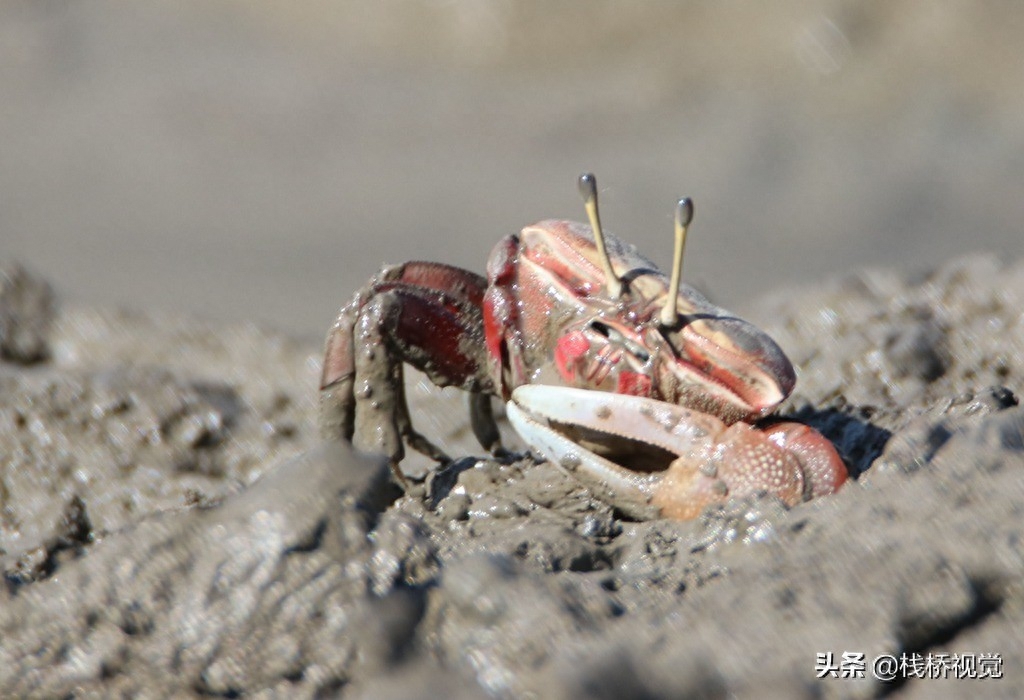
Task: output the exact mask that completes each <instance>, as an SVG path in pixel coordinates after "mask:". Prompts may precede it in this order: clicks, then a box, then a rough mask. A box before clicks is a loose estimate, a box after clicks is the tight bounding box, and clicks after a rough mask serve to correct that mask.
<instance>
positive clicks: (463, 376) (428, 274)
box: [320, 173, 847, 519]
mask: <svg viewBox="0 0 1024 700" xmlns="http://www.w3.org/2000/svg"><path fill="white" fill-rule="evenodd" d="M579 185H580V192H581V194H582V195H583V197H584V202H585V206H586V211H587V215H588V218H589V220H590V225H589V226H586V225H584V224H580V223H576V222H572V221H554V220H549V221H541V222H540V223H537V224H534V225H532V226H527V227H526V228H524V229H523V230H522V231H521V232H520V233H518V234H513V235H509V236H506V237H505V238H503V239H502V240H501V241H499V242H498V245H497V246H496V247H495V248H494V251H493V252H492V253H491V256H490V259H489V260H488V262H487V278H486V279H485V278H483V277H481V276H480V275H477V274H475V273H473V272H470V271H468V270H463V269H459V268H457V267H452V266H449V265H444V264H442V263H434V262H407V263H403V264H401V265H394V266H386V267H384V268H383V269H382V270H381V271H380V272H378V273H377V275H376V276H374V277H373V278H371V279H370V281H369V283H367V285H366V286H365V287H363V288H362V289H360V290H359V291H358V292H357V293H356V295H355V297H354V298H353V299H352V301H351V302H349V304H348V305H346V306H345V307H344V308H343V309H342V310H341V313H340V315H339V316H338V319H337V321H336V322H335V324H334V326H333V327H332V328H331V330H330V332H329V333H328V335H327V342H326V353H325V357H324V363H323V374H322V376H321V381H320V395H321V407H320V408H321V410H320V416H321V418H320V420H321V432H322V433H323V434H324V436H325V437H328V438H341V439H344V440H348V441H351V442H353V443H354V444H355V446H356V447H357V448H360V449H363V450H366V451H371V452H378V453H379V452H383V453H384V454H385V455H387V456H388V457H389V458H390V460H391V464H392V467H393V469H394V471H395V474H396V476H397V477H398V479H399V481H403V482H404V479H403V477H402V472H401V470H400V469H399V467H398V465H399V462H400V461H401V460H402V458H403V456H404V454H405V451H404V447H403V442H406V443H408V444H409V445H410V446H411V447H413V448H415V449H416V450H418V451H420V452H422V453H424V454H426V455H428V456H430V457H432V458H434V459H436V460H438V461H447V459H448V457H447V455H445V454H444V453H443V452H442V451H441V450H440V449H438V448H437V447H436V446H435V445H434V444H432V443H431V442H430V441H429V440H428V439H427V438H425V437H424V436H422V435H420V434H419V433H417V432H416V431H415V430H414V429H413V426H412V420H411V418H410V416H409V409H408V406H407V404H406V400H405V394H404V391H405V387H404V380H403V365H404V363H409V364H410V365H413V366H414V367H416V368H418V369H419V370H421V371H422V372H424V373H425V374H426V375H427V376H428V377H429V378H430V379H431V380H432V381H433V382H434V383H435V384H437V385H439V386H450V385H454V386H457V387H460V388H461V389H464V390H465V391H467V392H469V405H470V423H471V425H472V428H473V432H474V434H475V435H476V437H477V439H478V440H479V441H480V444H481V445H483V447H484V448H485V449H487V450H490V451H492V452H496V451H499V450H501V441H500V435H499V432H498V428H497V426H496V424H495V420H494V417H493V413H492V409H491V396H492V395H493V396H499V397H501V399H502V400H504V401H506V402H507V403H506V413H507V415H508V418H509V420H510V422H511V423H512V425H513V427H514V428H515V429H516V431H517V432H518V433H519V434H520V435H521V436H522V438H523V439H524V440H525V441H526V442H527V443H528V444H530V445H531V446H533V447H535V448H536V449H537V450H539V451H540V452H541V453H543V454H544V455H545V456H546V457H547V458H548V459H549V460H550V461H551V462H553V463H555V464H557V465H560V466H561V467H562V468H563V469H566V470H568V471H570V472H572V473H573V474H575V475H576V476H577V477H578V478H579V479H580V480H582V481H584V482H585V483H586V484H588V485H589V486H590V487H591V488H592V489H593V490H594V491H595V493H597V494H598V495H599V496H600V497H602V498H605V499H607V500H608V501H609V502H611V503H612V504H613V505H615V506H616V507H617V508H618V509H619V510H620V511H621V512H623V513H625V514H627V515H634V516H636V517H646V516H649V515H651V514H655V515H661V516H662V517H669V518H677V519H689V518H694V517H696V516H697V515H699V514H700V513H701V511H702V510H703V509H704V508H705V507H706V506H708V505H710V504H715V503H720V502H723V501H725V500H726V499H728V498H730V497H742V496H747V495H751V494H755V493H758V492H768V493H770V494H774V495H775V496H777V497H778V498H780V499H781V500H782V501H783V502H785V503H786V504H787V505H790V506H792V505H795V504H797V503H800V502H802V501H805V500H808V499H810V498H813V497H817V496H821V495H825V494H829V493H833V492H834V491H835V490H836V489H838V488H839V486H840V485H842V483H843V482H844V481H845V480H846V478H847V471H846V467H845V465H844V464H843V461H842V460H841V459H840V457H839V455H838V454H837V453H836V450H835V448H834V447H833V446H832V444H831V443H830V442H829V441H828V440H827V439H825V437H824V436H822V435H821V434H819V433H818V432H816V431H815V430H813V429H811V428H809V427H808V426H806V425H803V424H800V423H794V422H785V421H773V420H771V419H769V418H768V416H769V415H770V414H771V412H772V411H773V410H774V409H775V408H776V407H777V406H778V405H779V404H780V403H781V402H782V401H783V400H784V399H785V398H786V397H787V396H789V394H790V392H791V391H792V390H793V386H794V384H795V382H796V375H795V373H794V370H793V366H792V365H791V364H790V362H789V359H788V358H787V357H786V355H785V354H784V353H783V352H782V350H781V349H780V348H779V346H778V345H776V343H775V342H774V341H773V340H772V339H771V338H769V337H768V336H767V335H766V334H765V333H764V332H763V331H761V330H759V329H758V328H756V327H754V326H753V325H752V324H750V323H748V322H747V321H744V320H742V319H740V318H737V317H736V316H735V315H733V314H731V313H729V312H728V311H725V310H724V309H721V308H719V307H717V306H715V305H713V304H712V303H711V302H709V301H708V300H707V299H706V298H705V297H704V296H703V295H702V294H700V293H699V292H698V291H697V290H695V289H693V288H691V287H689V286H686V285H682V284H680V274H681V269H682V254H683V245H684V241H685V238H686V231H687V227H688V226H689V224H690V221H691V220H692V217H693V205H692V203H691V201H690V200H689V199H685V198H684V199H681V200H679V203H678V206H677V208H676V215H675V255H674V258H673V266H672V274H671V277H669V276H666V275H665V274H664V273H662V272H661V271H659V270H658V269H657V267H656V266H655V265H654V264H653V263H652V262H650V261H649V260H648V259H647V258H645V257H643V256H642V255H640V253H638V252H637V250H636V249H635V248H634V247H633V246H631V245H628V244H626V243H624V242H622V241H620V240H619V239H618V238H616V237H614V236H612V235H610V234H607V233H603V232H602V230H601V224H600V218H599V215H598V207H597V184H596V180H595V179H594V176H593V175H591V174H588V173H587V174H583V175H581V176H580V179H579Z"/></svg>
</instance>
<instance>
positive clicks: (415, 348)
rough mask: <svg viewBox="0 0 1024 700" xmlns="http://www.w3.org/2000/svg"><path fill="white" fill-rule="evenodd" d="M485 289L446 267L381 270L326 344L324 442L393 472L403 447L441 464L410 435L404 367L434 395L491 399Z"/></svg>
mask: <svg viewBox="0 0 1024 700" xmlns="http://www.w3.org/2000/svg"><path fill="white" fill-rule="evenodd" d="M485 289H486V281H485V280H484V279H483V278H482V277H480V276H479V275H476V274H474V273H472V272H468V271H466V270H461V269H459V268H455V267H451V266H448V265H441V264H438V263H425V262H411V263H405V264H404V265H396V266H389V267H385V268H383V269H382V270H381V271H380V272H379V273H378V274H377V275H376V276H374V278H373V279H372V280H371V281H370V283H369V284H368V285H367V286H366V287H365V288H364V289H362V290H360V291H359V292H358V293H357V294H356V295H355V297H354V298H353V299H352V301H351V302H350V303H349V304H348V305H346V306H345V307H344V308H343V309H342V310H341V313H340V314H339V315H338V320H337V321H336V322H335V324H334V326H333V327H332V328H331V330H330V332H329V333H328V335H327V342H326V352H325V356H324V365H323V372H322V374H321V380H320V404H321V408H320V416H321V424H320V430H321V434H322V435H323V436H324V437H325V438H333V439H343V440H348V441H351V442H353V443H354V444H355V445H356V447H358V448H360V449H363V450H366V451H371V452H378V453H380V452H383V453H384V454H385V455H387V456H388V457H389V458H390V459H391V461H392V464H397V463H398V462H399V461H401V459H402V457H403V456H404V453H405V450H404V446H403V439H404V440H405V441H407V442H408V443H409V444H410V445H412V446H413V447H414V448H415V449H417V450H419V451H421V452H423V453H424V454H427V455H428V456H430V457H433V458H435V459H439V460H442V459H446V455H445V454H444V452H443V451H441V450H440V449H439V448H437V447H436V446H434V445H433V444H431V443H430V442H429V441H428V440H427V439H426V438H424V437H423V436H421V435H419V434H418V433H416V432H415V431H414V430H413V428H412V422H411V420H410V418H409V409H408V406H407V405H406V401H405V391H404V384H403V374H402V365H403V363H405V362H408V363H409V364H411V365H413V366H415V367H416V368H417V369H420V370H421V371H423V372H424V373H425V374H427V376H428V377H430V379H431V380H432V381H433V382H434V383H435V384H437V385H438V386H447V385H451V384H454V385H456V386H458V387H460V388H463V389H466V390H468V391H471V392H481V391H492V390H493V389H492V387H491V381H490V379H489V377H488V375H487V365H486V358H485V354H484V350H483V339H482V338H481V337H480V336H481V335H482V328H483V320H482V311H481V303H482V299H483V294H484V290H485ZM485 423H486V419H484V424H482V427H481V430H484V429H485V428H486V427H487V426H486V425H485ZM496 432H497V429H496V428H495V429H494V433H496ZM489 437H490V436H489ZM492 439H493V438H492Z"/></svg>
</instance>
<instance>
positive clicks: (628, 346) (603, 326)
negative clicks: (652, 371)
mask: <svg viewBox="0 0 1024 700" xmlns="http://www.w3.org/2000/svg"><path fill="white" fill-rule="evenodd" d="M590 328H591V330H593V331H594V332H596V333H600V334H601V335H603V336H604V337H605V338H607V339H608V340H609V341H610V342H612V343H614V344H615V345H618V346H619V347H621V348H622V349H624V350H625V351H626V352H628V353H629V354H631V355H633V357H635V358H636V359H638V360H640V362H644V363H645V362H647V361H648V360H650V359H651V353H649V352H647V350H645V349H644V347H643V346H642V345H640V343H637V342H636V341H634V340H630V339H629V338H627V337H626V336H624V335H622V333H620V332H619V331H618V330H616V329H615V328H612V327H611V326H609V325H608V324H607V323H603V322H601V321H591V322H590Z"/></svg>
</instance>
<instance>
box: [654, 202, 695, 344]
mask: <svg viewBox="0 0 1024 700" xmlns="http://www.w3.org/2000/svg"><path fill="white" fill-rule="evenodd" d="M691 221H693V200H691V199H690V198H689V197H683V198H682V199H680V200H679V203H678V204H677V205H676V249H675V252H674V254H673V256H672V279H671V280H670V281H669V285H668V299H666V300H665V306H664V307H663V308H662V309H661V319H660V320H661V325H663V326H667V327H672V326H675V325H676V323H677V322H678V321H679V314H678V312H677V310H676V305H677V303H678V301H679V282H680V280H681V278H682V276H683V246H684V245H686V229H687V227H688V226H689V225H690V222H691Z"/></svg>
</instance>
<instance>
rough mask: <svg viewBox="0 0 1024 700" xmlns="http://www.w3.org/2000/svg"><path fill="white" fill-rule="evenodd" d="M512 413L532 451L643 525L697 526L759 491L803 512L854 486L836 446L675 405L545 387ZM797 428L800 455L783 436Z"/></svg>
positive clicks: (521, 395) (512, 406)
mask: <svg viewBox="0 0 1024 700" xmlns="http://www.w3.org/2000/svg"><path fill="white" fill-rule="evenodd" d="M507 413H508V417H509V420H510V421H511V422H512V425H513V426H514V427H515V429H516V431H517V432H518V433H519V434H520V435H521V436H522V438H523V439H524V440H526V441H527V443H529V444H530V445H532V446H533V447H535V448H536V449H538V450H539V451H540V452H541V453H543V454H544V456H545V457H547V458H548V459H549V460H551V461H552V462H554V463H555V464H558V465H560V466H561V467H563V468H564V469H566V470H568V471H571V472H573V473H574V474H576V475H577V476H578V477H579V478H581V479H582V480H584V481H586V482H587V484H588V485H589V486H591V487H594V488H596V490H597V491H598V495H599V496H600V497H602V498H605V499H606V500H608V501H609V502H611V503H613V504H614V505H616V506H617V507H619V509H620V510H622V511H623V512H625V513H627V514H629V515H633V516H636V517H647V516H649V515H651V514H661V515H664V516H666V517H673V518H679V519H687V518H693V517H696V516H697V515H699V514H700V512H701V511H702V510H703V509H704V507H705V506H707V505H709V504H712V503H720V502H722V501H724V500H726V499H727V498H729V497H731V496H745V495H749V494H752V493H756V492H768V493H772V494H774V495H776V496H778V497H779V498H780V499H782V500H783V501H784V502H786V503H787V504H789V505H795V504H796V503H799V502H801V501H803V500H805V498H808V497H810V496H812V495H822V494H824V493H831V492H832V491H834V490H835V489H836V488H838V486H839V485H840V484H841V483H842V481H843V480H845V478H846V470H845V467H844V466H843V464H842V460H840V459H839V456H838V455H837V454H835V450H834V449H833V448H832V446H831V444H829V443H828V441H827V440H825V438H823V437H821V436H820V435H818V434H817V433H815V432H814V431H812V430H810V429H809V428H807V427H806V426H801V425H797V424H792V423H785V424H779V425H778V426H776V428H774V429H773V431H774V432H773V433H772V435H771V438H770V437H769V435H766V434H765V433H763V432H761V431H759V430H756V429H754V428H752V427H751V426H749V425H747V424H745V423H736V424H734V425H731V426H726V425H725V423H723V422H722V421H721V420H719V419H718V418H716V417H715V416H711V415H708V414H705V413H699V412H697V411H692V410H690V409H687V408H683V407H682V406H677V405H675V404H669V403H665V402H662V401H656V400H653V399H647V398H643V397H639V396H629V395H625V394H611V393H607V392H599V391H588V390H585V389H571V388H566V387H556V386H544V385H536V384H534V385H526V386H521V387H519V388H517V389H516V390H515V391H514V392H513V393H512V400H511V401H510V402H509V403H508V406H507ZM791 426H793V427H791ZM780 429H782V431H781V432H780ZM794 430H796V431H797V432H798V434H799V435H800V436H801V438H800V439H801V440H803V441H804V443H801V445H800V446H799V447H798V446H797V445H796V444H795V441H794V440H789V441H788V442H794V445H793V446H792V447H791V446H790V445H789V444H788V442H787V439H785V437H784V436H785V435H788V434H789V433H790V432H793V431H794ZM787 431H788V432H787ZM805 433H806V434H805ZM808 436H809V437H808ZM796 447H798V449H793V448H796ZM819 464H820V465H821V466H818V465H819ZM805 472H807V477H808V478H807V479H806V480H805ZM818 473H820V474H821V475H822V476H821V477H819V476H818ZM823 478H824V479H825V480H824V481H822V479H823ZM814 479H817V480H818V481H819V482H820V483H821V484H822V487H821V488H820V489H819V488H817V487H816V485H815V483H814Z"/></svg>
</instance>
